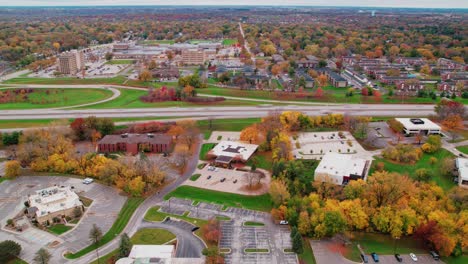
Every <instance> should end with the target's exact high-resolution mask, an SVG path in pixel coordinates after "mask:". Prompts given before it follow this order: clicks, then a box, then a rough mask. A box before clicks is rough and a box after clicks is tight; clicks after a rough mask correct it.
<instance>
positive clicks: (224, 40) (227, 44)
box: [222, 39, 238, 46]
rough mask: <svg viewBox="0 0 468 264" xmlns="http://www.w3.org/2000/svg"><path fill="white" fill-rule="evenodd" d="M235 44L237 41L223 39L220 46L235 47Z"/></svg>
mask: <svg viewBox="0 0 468 264" xmlns="http://www.w3.org/2000/svg"><path fill="white" fill-rule="evenodd" d="M237 43H238V41H237V39H223V43H222V44H223V45H224V46H231V45H235V44H237Z"/></svg>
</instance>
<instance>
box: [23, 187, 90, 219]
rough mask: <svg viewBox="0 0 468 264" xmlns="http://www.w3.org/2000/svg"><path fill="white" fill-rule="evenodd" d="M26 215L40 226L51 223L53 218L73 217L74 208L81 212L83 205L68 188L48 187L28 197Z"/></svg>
mask: <svg viewBox="0 0 468 264" xmlns="http://www.w3.org/2000/svg"><path fill="white" fill-rule="evenodd" d="M28 202H29V208H28V214H29V215H30V216H31V217H33V218H35V219H36V221H37V222H39V223H40V224H45V225H46V224H47V223H48V222H49V223H52V222H53V219H54V218H56V217H57V218H64V217H66V216H73V214H74V212H73V211H74V210H75V208H78V209H79V210H81V212H83V203H82V202H81V201H80V198H79V197H78V195H77V194H76V193H75V192H74V191H72V190H71V189H70V187H57V186H54V187H49V188H45V189H42V190H37V191H36V192H35V194H33V195H30V196H29V197H28Z"/></svg>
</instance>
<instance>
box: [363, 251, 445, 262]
mask: <svg viewBox="0 0 468 264" xmlns="http://www.w3.org/2000/svg"><path fill="white" fill-rule="evenodd" d="M429 254H430V255H431V257H432V258H433V259H434V260H439V259H440V256H439V254H437V252H435V251H430V252H429ZM370 255H371V257H372V260H373V261H374V262H379V261H380V260H379V255H377V253H375V252H372V253H371V254H370ZM409 256H410V258H411V259H412V260H413V261H414V262H418V256H416V254H414V253H410V254H409ZM361 259H362V261H363V262H364V263H369V258H368V257H367V255H365V254H362V253H361ZM395 259H396V260H397V261H398V262H403V258H402V257H401V255H400V254H395Z"/></svg>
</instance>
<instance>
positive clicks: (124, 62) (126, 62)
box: [106, 60, 135, 65]
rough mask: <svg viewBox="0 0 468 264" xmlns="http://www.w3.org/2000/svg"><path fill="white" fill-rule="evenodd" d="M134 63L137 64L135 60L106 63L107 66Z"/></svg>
mask: <svg viewBox="0 0 468 264" xmlns="http://www.w3.org/2000/svg"><path fill="white" fill-rule="evenodd" d="M134 62H135V60H111V61H108V62H106V64H110V65H113V64H133V63H134Z"/></svg>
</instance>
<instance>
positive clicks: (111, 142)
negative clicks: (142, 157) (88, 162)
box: [97, 133, 172, 155]
mask: <svg viewBox="0 0 468 264" xmlns="http://www.w3.org/2000/svg"><path fill="white" fill-rule="evenodd" d="M171 146H172V137H171V136H168V135H164V134H128V133H126V134H122V135H107V136H105V137H103V138H102V139H101V140H99V142H98V145H97V151H98V152H101V153H111V152H127V153H131V154H133V155H135V154H137V153H138V152H142V151H143V152H152V153H167V152H169V151H170V150H171Z"/></svg>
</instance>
